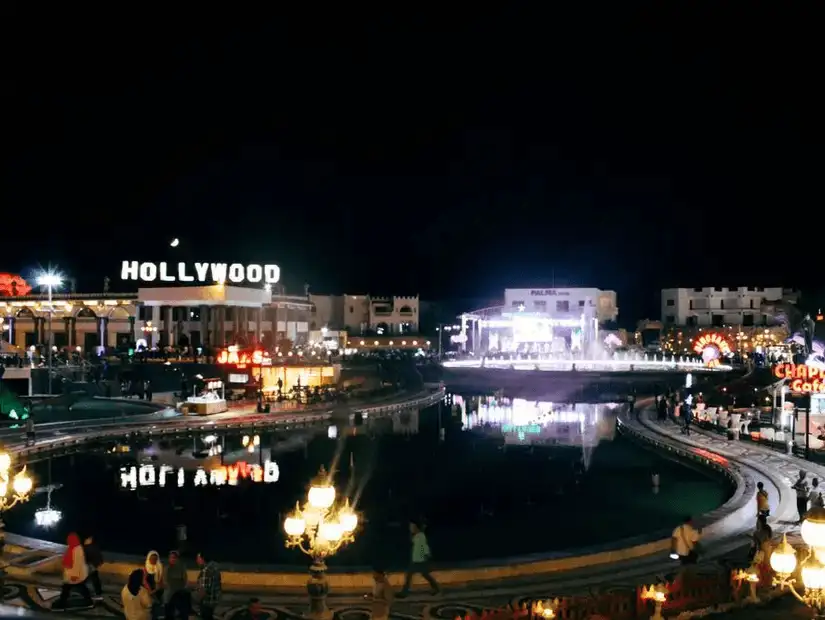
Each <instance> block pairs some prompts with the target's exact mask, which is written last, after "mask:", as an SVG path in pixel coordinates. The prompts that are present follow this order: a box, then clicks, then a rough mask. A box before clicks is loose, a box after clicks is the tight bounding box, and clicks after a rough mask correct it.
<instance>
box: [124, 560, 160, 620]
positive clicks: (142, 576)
mask: <svg viewBox="0 0 825 620" xmlns="http://www.w3.org/2000/svg"><path fill="white" fill-rule="evenodd" d="M120 600H121V602H122V603H123V615H124V616H125V617H126V620H150V618H151V617H152V604H153V602H152V595H151V594H149V584H147V583H146V572H145V571H143V570H141V569H139V568H138V569H136V570H133V571H132V572H131V573H130V574H129V580H128V581H127V582H126V585H125V586H123V590H121V591H120Z"/></svg>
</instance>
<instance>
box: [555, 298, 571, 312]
mask: <svg viewBox="0 0 825 620" xmlns="http://www.w3.org/2000/svg"><path fill="white" fill-rule="evenodd" d="M556 312H570V302H569V301H566V300H565V301H557V302H556Z"/></svg>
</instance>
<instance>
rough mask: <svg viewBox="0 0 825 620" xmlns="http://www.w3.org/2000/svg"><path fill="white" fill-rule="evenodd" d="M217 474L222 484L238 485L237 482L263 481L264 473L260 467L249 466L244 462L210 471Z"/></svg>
mask: <svg viewBox="0 0 825 620" xmlns="http://www.w3.org/2000/svg"><path fill="white" fill-rule="evenodd" d="M212 471H213V472H214V473H216V474H217V478H218V480H219V481H220V483H221V484H222V483H223V482H228V483H229V484H233V485H234V484H238V480H243V479H247V480H251V481H252V482H261V481H262V480H263V479H264V472H263V469H262V468H261V466H260V465H250V464H249V463H247V462H245V461H239V462H238V463H235V464H234V465H223V466H221V467H217V468H215V469H213V470H212Z"/></svg>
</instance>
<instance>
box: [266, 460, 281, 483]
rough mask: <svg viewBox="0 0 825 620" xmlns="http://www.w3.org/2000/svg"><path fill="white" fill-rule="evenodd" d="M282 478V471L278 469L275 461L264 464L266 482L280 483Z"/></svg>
mask: <svg viewBox="0 0 825 620" xmlns="http://www.w3.org/2000/svg"><path fill="white" fill-rule="evenodd" d="M280 477H281V470H280V469H278V463H276V462H275V461H266V462H265V463H264V482H278V478H280Z"/></svg>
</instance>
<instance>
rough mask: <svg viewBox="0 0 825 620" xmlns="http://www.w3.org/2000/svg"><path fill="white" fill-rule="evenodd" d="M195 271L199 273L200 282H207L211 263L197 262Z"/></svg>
mask: <svg viewBox="0 0 825 620" xmlns="http://www.w3.org/2000/svg"><path fill="white" fill-rule="evenodd" d="M195 273H196V274H198V282H206V274H207V273H209V263H195Z"/></svg>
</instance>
